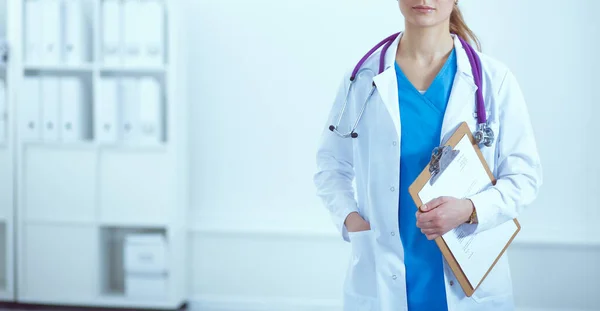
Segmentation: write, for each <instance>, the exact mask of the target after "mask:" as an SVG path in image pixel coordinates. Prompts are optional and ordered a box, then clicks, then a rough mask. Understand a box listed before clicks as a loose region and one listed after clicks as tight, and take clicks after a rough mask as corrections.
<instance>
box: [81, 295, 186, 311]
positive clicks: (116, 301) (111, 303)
mask: <svg viewBox="0 0 600 311" xmlns="http://www.w3.org/2000/svg"><path fill="white" fill-rule="evenodd" d="M184 303H185V301H184V300H172V299H164V300H159V299H140V298H137V299H134V298H128V297H125V296H122V295H119V294H106V295H102V296H100V297H99V298H97V299H96V300H94V301H92V302H91V304H92V305H96V306H102V307H123V308H130V307H135V308H143V309H169V310H177V309H179V308H180V307H181V306H182V305H183V304H184Z"/></svg>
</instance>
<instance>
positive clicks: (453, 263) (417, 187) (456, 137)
mask: <svg viewBox="0 0 600 311" xmlns="http://www.w3.org/2000/svg"><path fill="white" fill-rule="evenodd" d="M465 135H466V136H467V137H468V138H469V140H470V141H471V145H472V146H473V148H474V149H475V152H476V153H477V155H478V156H479V160H480V161H481V165H483V167H484V168H485V170H486V172H487V174H488V176H489V177H490V180H491V182H492V185H495V184H496V178H495V177H494V175H493V174H492V172H491V171H490V169H489V167H488V165H487V162H486V161H485V158H484V157H483V154H482V153H481V150H480V149H479V147H478V146H477V144H476V143H475V138H474V137H473V134H472V133H471V130H470V128H469V126H468V125H467V123H466V122H463V123H462V124H461V125H460V126H459V127H458V128H457V129H456V131H455V132H454V134H453V135H452V136H451V137H450V139H449V140H448V141H447V142H446V144H445V146H449V147H451V148H452V149H454V147H455V146H456V145H457V144H458V143H459V142H460V141H461V140H462V139H463V138H464V137H465ZM432 164H433V165H436V163H435V162H434V157H433V156H432V161H431V162H430V163H429V164H428V165H427V167H425V169H424V170H423V171H422V172H421V174H420V175H419V177H418V178H417V180H415V181H414V182H413V184H412V185H411V186H410V187H409V189H408V191H409V193H410V195H411V197H412V198H413V200H414V202H415V204H416V206H417V208H421V206H423V204H424V203H423V202H421V198H420V197H419V193H420V191H421V189H423V187H424V186H425V184H426V183H428V182H430V179H431V178H432V174H431V173H430V167H431V166H432ZM437 166H438V168H439V163H438V164H437ZM442 173H443V172H442ZM440 174H441V173H440ZM434 177H435V176H434ZM425 203H427V202H425ZM513 221H514V222H515V225H516V228H517V229H516V230H515V232H514V234H513V235H512V237H511V238H510V240H509V241H508V243H507V244H506V245H505V246H504V248H503V249H502V251H501V252H500V253H499V254H498V256H497V257H496V259H495V260H494V262H493V264H492V265H491V266H490V267H489V269H488V270H487V272H486V273H485V275H484V276H483V278H482V279H481V281H480V282H479V284H476V285H475V286H473V285H472V284H471V283H470V282H469V280H468V279H467V277H466V275H465V273H464V272H463V270H462V268H461V267H460V265H459V264H458V262H457V260H456V258H455V257H454V255H453V254H452V252H451V251H450V249H449V248H448V245H447V244H446V242H445V241H444V238H443V237H438V238H437V239H435V243H436V244H437V245H438V247H439V248H440V250H441V252H442V255H443V256H444V258H445V259H446V261H447V262H448V265H449V266H450V268H451V269H452V272H453V273H454V275H455V276H456V279H457V280H458V282H459V283H460V286H461V287H462V289H463V291H464V292H465V295H466V296H468V297H471V296H472V295H473V293H474V292H475V290H477V288H478V287H479V285H480V284H481V283H483V281H484V280H485V278H486V277H487V276H488V274H489V273H490V271H492V268H493V267H494V266H495V265H496V263H497V262H498V260H499V259H500V257H502V255H503V254H504V252H506V249H507V248H508V246H509V245H510V244H511V243H512V241H513V240H514V239H515V237H516V236H517V234H518V233H519V231H520V230H521V225H520V224H519V221H518V220H517V219H513Z"/></svg>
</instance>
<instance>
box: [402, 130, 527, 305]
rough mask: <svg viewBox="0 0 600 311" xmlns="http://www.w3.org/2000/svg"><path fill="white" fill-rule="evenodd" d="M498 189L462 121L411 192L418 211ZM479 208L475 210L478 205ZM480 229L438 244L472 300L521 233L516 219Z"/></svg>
mask: <svg viewBox="0 0 600 311" xmlns="http://www.w3.org/2000/svg"><path fill="white" fill-rule="evenodd" d="M495 184H496V179H495V177H494V175H493V174H492V172H491V171H490V169H489V167H488V165H487V163H486V161H485V158H484V157H483V154H482V153H481V150H480V149H479V147H478V146H477V144H476V143H475V139H474V137H473V134H472V133H471V130H470V129H469V126H468V125H467V123H465V122H463V123H462V124H461V125H460V126H459V127H458V129H457V130H456V131H455V132H454V133H453V135H452V136H451V137H450V139H449V140H448V142H447V143H446V144H445V145H444V146H440V147H437V148H436V149H434V150H433V152H432V156H431V161H430V163H429V165H427V167H425V169H424V170H423V171H422V172H421V174H420V175H419V177H418V178H417V180H415V181H414V182H413V184H412V185H411V186H410V187H409V193H410V195H411V197H412V199H413V200H414V202H415V204H416V206H417V207H418V208H421V206H423V204H425V203H427V202H429V201H430V200H432V199H435V198H437V197H441V196H450V197H456V198H459V199H462V198H466V197H468V196H471V195H474V194H476V193H479V192H480V191H484V190H486V189H488V188H489V187H493V186H494V185H495ZM476 208H477V206H476ZM476 226H477V224H463V225H460V226H459V227H457V228H455V229H453V230H451V231H450V232H448V233H446V234H444V235H443V236H441V237H438V238H437V239H435V243H436V244H437V245H438V247H439V248H440V250H441V252H442V255H443V257H444V259H445V260H446V262H447V263H448V265H449V267H450V268H451V269H452V272H453V273H454V276H455V277H456V279H457V281H458V283H459V284H460V286H461V287H462V289H463V291H464V292H465V295H466V296H468V297H471V296H472V295H473V293H474V292H475V291H476V290H477V288H478V287H479V285H481V283H482V282H483V281H484V280H485V278H486V277H487V275H488V274H489V273H490V272H491V271H492V269H493V268H494V266H495V265H496V263H497V262H498V260H499V259H500V258H501V257H502V255H503V254H504V252H505V251H506V249H507V248H508V246H509V245H510V244H511V243H512V241H513V240H514V238H515V237H516V235H517V234H518V233H519V231H520V230H521V225H520V224H519V222H518V220H517V219H513V220H512V221H507V222H506V223H504V224H501V225H499V226H497V227H495V228H492V229H488V230H485V231H482V232H478V233H475V229H476Z"/></svg>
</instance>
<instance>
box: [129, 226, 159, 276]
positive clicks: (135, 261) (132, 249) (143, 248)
mask: <svg viewBox="0 0 600 311" xmlns="http://www.w3.org/2000/svg"><path fill="white" fill-rule="evenodd" d="M166 244H167V243H166V240H165V237H164V235H162V234H155V233H153V234H139V233H138V234H129V235H127V236H126V237H125V251H124V256H125V258H124V267H125V272H126V273H154V274H161V273H165V272H167V262H166V257H167V254H166V252H167V245H166Z"/></svg>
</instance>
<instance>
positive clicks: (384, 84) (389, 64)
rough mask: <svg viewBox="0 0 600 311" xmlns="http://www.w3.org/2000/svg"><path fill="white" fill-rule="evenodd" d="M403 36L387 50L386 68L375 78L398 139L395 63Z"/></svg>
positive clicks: (398, 109) (374, 80)
mask: <svg viewBox="0 0 600 311" xmlns="http://www.w3.org/2000/svg"><path fill="white" fill-rule="evenodd" d="M401 37H402V33H400V34H399V35H398V37H397V38H396V40H394V42H393V43H392V45H390V47H389V49H388V50H387V53H386V55H385V65H384V68H385V70H384V71H383V72H382V73H381V74H378V75H376V76H375V77H374V78H373V82H374V83H375V85H376V86H377V91H378V93H379V96H381V100H382V101H383V104H384V105H385V108H386V109H387V111H388V113H389V114H390V117H391V118H392V121H393V122H394V127H395V129H396V135H397V136H398V139H400V107H399V106H398V80H397V78H396V67H395V66H394V64H395V63H396V51H397V50H398V44H399V43H400V38H401Z"/></svg>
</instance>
